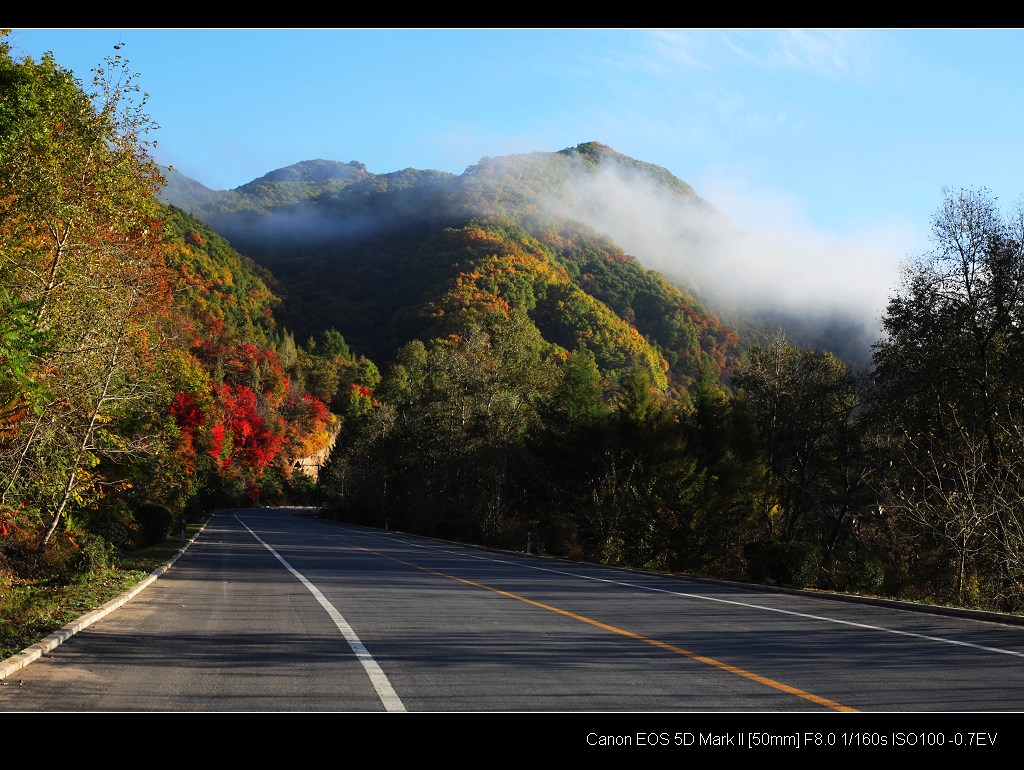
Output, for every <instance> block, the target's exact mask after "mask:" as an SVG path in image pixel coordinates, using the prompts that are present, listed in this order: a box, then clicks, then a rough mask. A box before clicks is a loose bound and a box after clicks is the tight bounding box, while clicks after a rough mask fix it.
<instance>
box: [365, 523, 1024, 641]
mask: <svg viewBox="0 0 1024 770" xmlns="http://www.w3.org/2000/svg"><path fill="white" fill-rule="evenodd" d="M349 531H350V532H351V531H357V530H349ZM367 536H368V537H370V536H373V535H367ZM376 536H377V537H382V536H381V535H376ZM388 539H389V541H390V542H399V543H402V544H403V545H409V546H412V547H414V548H423V549H425V550H430V551H439V552H441V553H448V554H451V555H453V556H463V557H468V558H471V559H480V560H482V561H493V562H495V563H497V564H508V565H511V566H518V567H523V568H525V569H533V570H538V571H540V572H550V573H552V574H555V575H566V576H568V577H575V578H579V579H580V580H593V581H595V582H597V583H609V584H611V585H618V586H624V587H626V588H635V589H637V590H640V591H652V592H654V593H662V594H669V595H671V596H680V597H683V598H687V599H701V600H703V601H706V602H719V603H720V604H731V605H734V606H736V607H746V608H748V609H753V610H764V611H765V612H777V613H779V614H781V615H793V616H795V617H798V618H806V619H808V620H820V621H822V622H824V623H836V624H838V625H842V626H853V627H854V628H863V629H866V630H869V631H880V632H883V633H887V634H897V635H899V636H910V637H914V638H916V639H925V640H927V641H929V642H939V643H941V644H952V645H957V646H959V647H970V648H972V649H975V650H983V651H984V652H994V653H997V654H999V655H1013V656H1015V657H1018V658H1024V652H1016V651H1015V650H1004V649H1002V648H1000V647H986V646H985V645H983V644H974V643H972V642H961V641H959V640H957V639H946V638H944V637H941V636H928V635H927V634H918V633H915V632H913V631H900V630H898V629H895V628H886V627H884V626H873V625H870V624H868V623H856V622H854V621H852V620H839V619H838V618H829V617H825V616H823V615H810V614H807V613H804V612H795V611H793V610H783V609H778V608H776V607H765V606H764V605H761V604H750V603H748V602H738V601H735V600H733V599H719V598H717V597H714V596H702V595H700V594H691V593H686V592H683V591H671V590H669V589H667V588H654V587H652V586H644V585H637V584H636V583H627V582H625V581H622V580H611V579H609V578H600V577H593V576H590V575H580V574H578V573H576V572H567V571H565V570H557V569H551V568H550V567H539V566H536V565H533V564H523V563H522V562H513V561H508V560H507V559H496V558H494V557H490V556H481V555H479V554H474V553H456V552H455V551H449V550H446V549H444V548H440V547H438V546H432V545H423V544H422V543H413V542H411V541H408V540H402V539H399V538H388ZM604 569H611V568H609V567H605V568H604Z"/></svg>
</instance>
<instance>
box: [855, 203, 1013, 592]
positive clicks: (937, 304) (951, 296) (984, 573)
mask: <svg viewBox="0 0 1024 770" xmlns="http://www.w3.org/2000/svg"><path fill="white" fill-rule="evenodd" d="M932 242H933V247H932V249H931V251H929V252H928V253H926V254H924V255H922V256H920V257H918V258H915V259H912V260H910V261H909V262H908V263H907V265H906V267H905V273H904V280H903V283H902V286H901V287H900V288H899V290H898V292H897V294H896V295H895V296H894V297H892V298H891V299H890V301H889V304H888V307H887V311H886V314H885V317H884V319H883V326H884V329H885V332H886V337H885V339H883V340H882V341H881V342H879V343H878V344H877V345H876V346H875V350H874V360H875V379H876V383H877V388H878V398H879V405H878V406H879V412H880V415H881V422H882V423H883V424H884V425H886V426H888V428H887V430H886V431H885V437H886V439H887V446H888V447H889V449H890V451H891V452H892V456H893V462H894V468H895V471H894V472H893V473H891V474H889V475H888V476H887V477H886V479H885V484H884V487H883V491H884V493H885V495H886V498H887V500H886V502H887V504H888V505H889V506H890V510H891V511H892V512H893V513H894V514H896V515H897V516H900V517H903V518H904V519H905V520H906V521H907V522H908V523H909V524H910V525H911V526H913V527H914V528H915V529H917V531H919V532H922V533H930V534H931V535H934V536H936V537H937V538H938V539H939V540H940V541H941V542H944V543H945V544H946V545H947V546H950V547H951V548H952V550H953V553H954V556H955V561H956V563H957V565H958V566H957V577H956V586H957V589H956V590H957V593H958V595H959V597H960V598H961V599H965V600H966V599H967V598H968V597H967V588H968V584H969V582H970V578H971V576H972V575H976V576H977V577H978V578H979V580H981V581H982V583H984V584H985V586H984V587H982V588H980V589H979V590H980V591H981V593H982V594H983V595H982V596H980V597H979V598H982V599H983V600H986V601H989V602H992V603H994V604H996V605H997V606H1000V607H1004V608H1009V607H1012V606H1018V605H1019V603H1020V601H1021V571H1022V567H1024V563H1022V562H1021V560H1020V558H1019V555H1018V553H1019V552H1018V551H1017V550H1016V549H1015V547H1014V536H1013V533H1014V532H1017V531H1019V529H1020V517H1021V513H1020V508H1019V506H1018V505H1017V504H1016V502H1015V501H1016V500H1018V499H1019V497H1020V493H1019V489H1014V486H1015V484H1016V483H1018V481H1019V476H1017V475H1016V474H1017V471H1016V463H1018V462H1019V460H1018V459H1017V458H1018V457H1019V456H1020V453H1021V452H1022V451H1024V446H1022V445H1021V443H1020V441H1019V438H1020V436H1021V430H1020V422H1019V421H1020V419H1021V417H1022V415H1024V208H1022V207H1021V206H1020V205H1018V206H1017V207H1016V209H1015V210H1014V211H1013V213H1012V214H1011V215H1010V216H1004V215H1003V213H1002V212H1001V211H1000V210H999V208H998V206H997V201H996V199H995V198H994V197H993V196H992V195H991V193H990V192H989V191H987V190H984V189H982V190H969V189H964V190H959V191H956V192H951V193H949V194H948V195H947V196H946V198H945V200H944V201H943V203H942V205H941V206H940V208H939V209H938V211H937V212H936V214H935V215H934V217H933V220H932Z"/></svg>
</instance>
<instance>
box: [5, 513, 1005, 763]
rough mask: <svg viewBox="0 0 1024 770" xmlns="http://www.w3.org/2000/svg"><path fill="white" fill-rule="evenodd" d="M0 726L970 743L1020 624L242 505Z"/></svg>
mask: <svg viewBox="0 0 1024 770" xmlns="http://www.w3.org/2000/svg"><path fill="white" fill-rule="evenodd" d="M0 711H5V712H22V713H34V712H133V713H136V712H145V713H151V712H207V713H208V712H225V713H228V712H233V713H239V712H245V713H253V712H273V713H284V712H305V713H309V712H316V713H329V712H346V713H374V712H380V713H383V712H386V711H392V712H401V711H406V712H419V713H431V714H442V713H444V714H451V713H458V714H463V713H508V712H515V713H529V714H535V713H553V712H558V713H574V714H582V713H586V714H599V713H607V714H612V713H617V714H623V713H644V714H659V715H660V718H659V721H658V722H657V724H658V725H661V726H662V727H664V726H665V725H669V731H668V733H667V734H668V736H669V741H670V742H672V741H675V742H677V743H682V742H683V741H685V734H684V733H681V732H678V730H682V731H685V730H686V729H687V728H686V727H685V725H686V724H690V725H693V724H697V723H695V722H680V721H679V720H678V717H676V718H674V719H675V721H673V722H671V723H668V722H666V721H665V720H666V719H669V716H667V715H678V714H694V715H696V714H705V715H707V714H714V713H723V714H734V715H736V714H758V715H769V714H787V713H790V714H802V715H808V716H810V715H818V714H828V713H835V712H876V713H880V714H888V715H894V714H917V715H921V714H933V715H939V714H954V713H955V714H958V715H960V717H959V719H960V720H961V721H960V722H958V723H957V724H956V725H953V726H952V727H951V726H950V725H948V724H947V725H945V727H944V728H943V729H945V730H946V733H945V734H944V735H943V741H944V742H945V741H946V740H947V735H949V736H952V734H951V733H949V730H950V729H955V730H958V731H962V735H960V741H961V742H965V741H966V740H967V739H968V738H967V735H968V732H970V733H972V735H973V732H974V731H979V732H980V731H981V730H984V729H994V727H986V726H992V725H995V724H996V723H995V722H992V721H991V720H989V721H979V720H978V719H973V720H970V719H967V717H966V715H970V714H978V715H981V714H994V713H997V712H1010V713H1017V712H1020V713H1024V627H1020V626H1013V625H1006V624H1001V623H993V622H983V621H978V620H974V619H968V618H958V617H946V616H940V615H932V614H926V613H921V612H910V611H905V610H899V609H892V608H888V607H876V606H866V605H860V604H852V603H846V602H838V601H832V600H828V599H826V598H819V597H814V596H804V595H793V594H786V593H779V592H772V591H766V590H762V589H759V588H755V587H747V586H742V585H737V584H729V583H714V582H707V581H695V580H689V579H684V578H679V577H672V576H665V575H659V574H653V573H648V572H639V571H628V570H617V569H612V568H607V567H600V566H593V565H584V564H575V563H569V562H561V561H554V560H549V559H540V558H535V557H529V556H525V555H515V554H507V553H495V552H488V551H484V550H479V549H474V548H468V547H464V546H459V545H453V544H448V543H444V542H440V541H436V540H429V539H425V538H418V537H414V536H410V535H404V534H400V533H391V532H382V531H379V530H369V529H362V528H358V527H352V526H348V525H343V524H336V523H331V522H323V521H320V520H318V519H316V518H314V517H312V516H310V515H308V514H302V513H299V512H297V511H296V510H289V509H242V510H237V511H221V512H219V513H218V514H217V515H216V516H214V517H213V518H211V520H210V521H209V523H208V524H207V526H206V528H205V529H204V530H203V532H202V533H201V534H200V535H199V536H198V537H197V538H196V540H195V541H194V542H193V543H192V545H191V546H190V547H189V548H188V549H187V551H186V552H185V553H184V554H183V555H182V556H181V558H179V559H178V560H177V562H175V564H174V565H173V566H172V567H171V569H169V570H168V571H167V572H166V573H165V574H163V575H162V576H161V577H160V578H159V579H157V580H156V581H155V582H153V583H152V585H150V586H149V587H148V588H146V589H145V590H144V591H143V592H141V593H140V594H139V595H138V596H136V597H135V598H134V599H132V600H131V601H130V602H128V603H127V604H125V605H124V606H123V607H121V608H120V609H118V610H117V611H115V612H113V613H111V614H110V615H108V616H107V617H105V618H103V619H102V620H100V621H98V622H96V623H94V624H93V625H91V626H89V627H88V628H87V629H85V630H83V631H81V632H79V633H78V634H76V635H75V636H73V637H71V638H70V639H69V640H67V641H66V642H65V643H63V644H61V645H60V646H59V647H57V648H56V649H55V650H53V651H52V652H50V653H48V654H46V655H44V656H43V657H42V658H40V659H39V660H37V661H35V662H34V663H32V664H31V665H29V666H27V667H26V668H24V669H23V670H21V671H19V672H18V673H16V674H15V675H13V676H9V677H8V678H7V679H5V680H3V681H0ZM650 724H652V725H654V724H655V723H654V722H650ZM737 724H738V723H737ZM808 724H810V726H811V727H812V728H813V729H818V725H820V724H821V723H820V722H812V723H808ZM836 724H837V723H836V722H834V721H830V722H828V725H829V726H834V725H836ZM844 724H845V726H851V723H850V722H846V723H844ZM894 724H895V723H894ZM930 724H935V725H938V722H932V723H930ZM859 725H860V726H864V727H866V726H867V723H859ZM673 726H674V728H675V729H672V727H673ZM874 727H875V723H872V729H874ZM914 727H915V729H916V728H917V727H919V725H915V726H914ZM581 729H582V728H581ZM1018 732H1020V731H1019V730H1018ZM597 734H598V735H599V738H603V739H606V740H607V741H608V742H609V743H611V742H613V741H614V740H622V738H621V736H618V737H616V736H614V735H613V736H612V737H608V735H607V734H606V731H598V733H597ZM659 734H660V733H659ZM587 735H588V736H589V735H590V733H589V732H588V733H587ZM1002 735H1003V745H1005V744H1006V742H1007V741H1008V740H1009V736H1008V734H1007V732H1006V727H1005V725H1004V726H1003V733H1002ZM630 736H631V738H632V739H635V735H634V734H633V732H630ZM840 739H841V740H850V739H849V738H848V737H847V736H846V735H842V736H840ZM581 740H582V739H581ZM592 740H593V739H592ZM779 740H780V741H781V740H782V739H781V738H780V739H779ZM871 740H880V739H877V738H874V739H871ZM894 740H895V736H889V738H888V741H894ZM922 740H926V739H925V738H922ZM949 740H953V738H952V737H949ZM971 740H973V738H972V739H971Z"/></svg>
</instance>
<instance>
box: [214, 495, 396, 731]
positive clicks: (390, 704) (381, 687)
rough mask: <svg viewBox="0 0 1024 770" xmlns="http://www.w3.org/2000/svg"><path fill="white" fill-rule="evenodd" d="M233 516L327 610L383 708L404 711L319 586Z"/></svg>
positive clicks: (383, 677)
mask: <svg viewBox="0 0 1024 770" xmlns="http://www.w3.org/2000/svg"><path fill="white" fill-rule="evenodd" d="M234 517H235V519H237V520H238V523H239V524H241V525H242V526H243V527H245V528H246V529H248V530H249V534H251V535H252V536H253V537H254V538H256V540H257V541H259V543H260V544H261V545H262V546H263V547H264V548H266V549H267V550H268V551H270V552H271V553H272V554H274V557H275V558H276V559H277V560H278V561H279V562H281V564H283V565H284V567H285V569H287V570H288V571H289V572H291V573H292V574H293V575H295V577H296V578H298V579H299V582H301V583H302V585H304V586H306V588H307V589H309V592H310V593H311V594H313V596H314V597H315V598H316V600H317V601H318V602H320V606H321V607H323V608H324V609H325V610H327V614H328V615H330V617H331V620H333V621H334V625H336V626H337V627H338V630H339V631H341V633H342V635H343V636H344V637H345V641H347V642H348V643H349V646H350V647H351V648H352V652H353V653H355V656H356V658H357V659H358V660H359V662H360V663H362V665H363V668H364V669H365V670H366V673H367V675H368V676H369V677H370V683H371V684H373V689H375V690H376V691H377V695H378V696H379V697H380V701H381V703H383V704H384V710H385V711H405V706H404V705H403V704H402V700H401V699H400V698H399V697H398V693H396V692H395V690H394V688H393V687H392V686H391V682H389V681H388V678H387V676H385V674H384V672H383V671H382V670H381V667H380V666H379V665H377V661H376V660H374V659H373V656H372V655H370V653H369V651H368V650H367V649H366V647H365V645H363V643H362V642H361V641H360V639H359V637H358V636H357V635H356V632H355V631H353V630H352V626H350V625H349V624H348V621H346V620H345V618H344V616H343V615H342V614H341V613H340V612H338V610H337V609H336V608H335V606H334V605H333V604H331V603H330V601H328V600H327V597H326V596H324V595H323V594H322V593H320V589H319V588H317V587H316V586H315V585H313V584H312V583H310V582H309V581H308V580H307V579H306V577H305V576H304V575H303V574H302V573H301V572H299V571H298V570H297V569H295V568H294V567H293V566H292V565H291V564H289V563H288V562H287V561H285V559H284V557H282V556H281V554H279V553H278V552H277V551H275V550H274V549H273V548H271V547H270V546H269V545H268V544H267V543H266V542H265V541H264V540H263V539H262V538H261V537H260V536H259V535H257V534H256V533H255V532H253V531H252V529H250V528H249V525H248V524H246V523H245V522H244V521H242V520H241V519H239V518H238V514H237V513H236V514H234Z"/></svg>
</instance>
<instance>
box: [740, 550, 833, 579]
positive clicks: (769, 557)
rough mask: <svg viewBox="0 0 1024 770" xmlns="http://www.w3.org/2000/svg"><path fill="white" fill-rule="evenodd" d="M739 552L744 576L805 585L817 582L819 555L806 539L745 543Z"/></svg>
mask: <svg viewBox="0 0 1024 770" xmlns="http://www.w3.org/2000/svg"><path fill="white" fill-rule="evenodd" d="M743 555H744V556H745V557H746V561H747V576H748V577H749V578H750V579H751V580H754V581H756V582H758V583H778V584H781V585H789V586H797V587H807V586H813V585H814V584H815V583H816V582H817V577H818V565H819V564H820V563H821V557H820V555H819V554H818V549H817V548H815V547H814V546H813V545H810V544H809V543H772V542H763V541H759V542H754V543H747V544H746V545H745V546H744V547H743Z"/></svg>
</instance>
